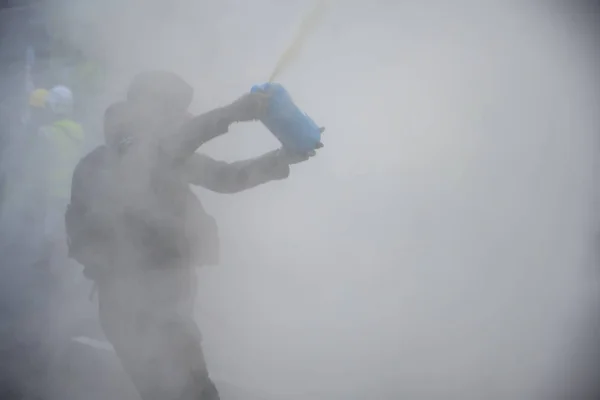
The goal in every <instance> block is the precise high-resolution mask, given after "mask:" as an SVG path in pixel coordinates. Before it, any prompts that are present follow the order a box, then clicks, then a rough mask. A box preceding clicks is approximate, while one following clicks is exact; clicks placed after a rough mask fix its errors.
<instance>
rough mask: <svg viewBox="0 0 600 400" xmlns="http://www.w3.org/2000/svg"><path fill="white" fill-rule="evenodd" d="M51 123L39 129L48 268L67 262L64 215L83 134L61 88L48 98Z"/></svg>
mask: <svg viewBox="0 0 600 400" xmlns="http://www.w3.org/2000/svg"><path fill="white" fill-rule="evenodd" d="M48 106H49V108H50V110H51V112H52V122H51V123H50V124H48V125H45V126H43V127H42V128H41V131H40V134H41V136H42V140H44V146H45V159H44V164H45V166H46V168H44V169H43V170H44V171H46V186H45V196H44V197H45V223H44V234H45V236H46V241H47V245H48V248H47V253H46V257H47V258H46V260H47V261H48V263H49V266H50V268H57V267H60V264H61V263H63V264H64V262H65V261H66V260H67V257H66V252H65V249H66V247H65V245H66V243H65V234H64V223H63V219H64V212H65V209H66V204H67V202H68V199H69V197H70V194H71V176H72V174H73V169H74V168H75V165H76V164H77V162H78V161H79V158H80V157H81V154H82V151H83V145H84V132H83V129H82V127H81V125H80V124H79V123H77V122H75V121H74V120H73V117H72V114H73V106H74V103H73V94H72V93H71V90H70V89H69V88H67V87H65V86H56V87H54V88H53V89H52V90H51V91H50V93H49V95H48Z"/></svg>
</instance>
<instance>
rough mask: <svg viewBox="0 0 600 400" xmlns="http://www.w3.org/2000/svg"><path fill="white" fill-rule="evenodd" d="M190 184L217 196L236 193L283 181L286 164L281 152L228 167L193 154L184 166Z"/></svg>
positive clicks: (287, 174)
mask: <svg viewBox="0 0 600 400" xmlns="http://www.w3.org/2000/svg"><path fill="white" fill-rule="evenodd" d="M183 171H184V173H185V175H186V178H187V180H188V182H189V183H191V184H192V185H196V186H201V187H203V188H206V189H208V190H212V191H213V192H217V193H236V192H240V191H243V190H246V189H250V188H253V187H255V186H258V185H261V184H263V183H266V182H269V181H273V180H281V179H285V178H287V177H288V176H289V174H290V167H289V164H288V163H287V162H286V161H285V160H284V159H282V157H281V156H280V150H275V151H271V152H269V153H267V154H265V155H263V156H261V157H257V158H254V159H250V160H244V161H237V162H233V163H227V162H225V161H217V160H214V159H212V158H210V157H208V156H205V155H203V154H197V153H195V154H193V155H192V156H191V157H190V158H189V159H188V160H186V162H185V164H184V165H183Z"/></svg>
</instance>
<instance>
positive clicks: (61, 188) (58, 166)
mask: <svg viewBox="0 0 600 400" xmlns="http://www.w3.org/2000/svg"><path fill="white" fill-rule="evenodd" d="M41 130H42V134H43V136H44V139H45V140H46V144H47V146H48V149H47V150H46V151H45V152H46V154H47V155H48V159H47V160H46V161H47V163H46V167H47V171H46V174H47V190H48V195H50V196H51V197H57V198H61V199H68V198H69V197H70V193H71V178H72V174H73V169H74V168H75V165H76V164H77V162H78V161H79V159H80V158H81V155H82V151H83V148H84V140H85V138H84V132H83V129H82V128H81V125H79V124H78V123H76V122H75V121H72V120H70V119H62V120H58V121H55V122H54V123H52V124H50V125H47V126H44V127H42V128H41Z"/></svg>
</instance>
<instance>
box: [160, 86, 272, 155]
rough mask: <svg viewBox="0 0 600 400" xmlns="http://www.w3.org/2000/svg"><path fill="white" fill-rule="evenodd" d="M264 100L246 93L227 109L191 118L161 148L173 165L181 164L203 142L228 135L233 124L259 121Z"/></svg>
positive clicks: (263, 97)
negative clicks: (173, 161)
mask: <svg viewBox="0 0 600 400" xmlns="http://www.w3.org/2000/svg"><path fill="white" fill-rule="evenodd" d="M266 100H267V97H266V96H265V95H263V94H260V93H248V94H245V95H244V96H242V97H241V98H239V99H238V100H236V101H234V102H233V103H231V104H230V105H228V106H225V107H221V108H217V109H215V110H212V111H209V112H207V113H204V114H202V115H198V116H196V117H193V118H191V119H190V120H189V121H187V122H186V123H184V124H183V126H182V127H181V128H180V129H179V131H178V132H177V133H176V134H175V136H174V137H169V138H168V139H167V140H165V143H164V144H163V146H162V147H163V149H164V150H166V152H167V154H168V155H169V156H170V157H171V158H172V159H173V160H175V162H177V163H179V162H184V161H185V160H187V158H188V157H190V156H191V155H192V154H194V153H195V152H196V150H197V149H198V148H199V147H200V146H202V145H203V144H204V143H206V142H208V141H209V140H212V139H214V138H216V137H218V136H220V135H222V134H224V133H227V131H228V130H229V125H231V124H232V123H234V122H244V121H252V120H256V119H259V118H260V116H261V114H262V112H263V111H264V109H265V105H266Z"/></svg>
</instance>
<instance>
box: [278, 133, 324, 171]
mask: <svg viewBox="0 0 600 400" xmlns="http://www.w3.org/2000/svg"><path fill="white" fill-rule="evenodd" d="M324 131H325V128H321V133H323V132H324ZM322 147H323V143H321V142H319V143H317V146H316V148H315V149H314V150H311V151H308V152H306V153H297V152H292V151H290V150H287V149H286V148H285V147H282V148H281V149H280V150H279V159H280V160H281V161H283V162H284V163H286V164H288V165H293V164H299V163H301V162H304V161H306V160H308V159H309V158H311V157H314V156H316V155H317V150H319V149H320V148H322Z"/></svg>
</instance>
